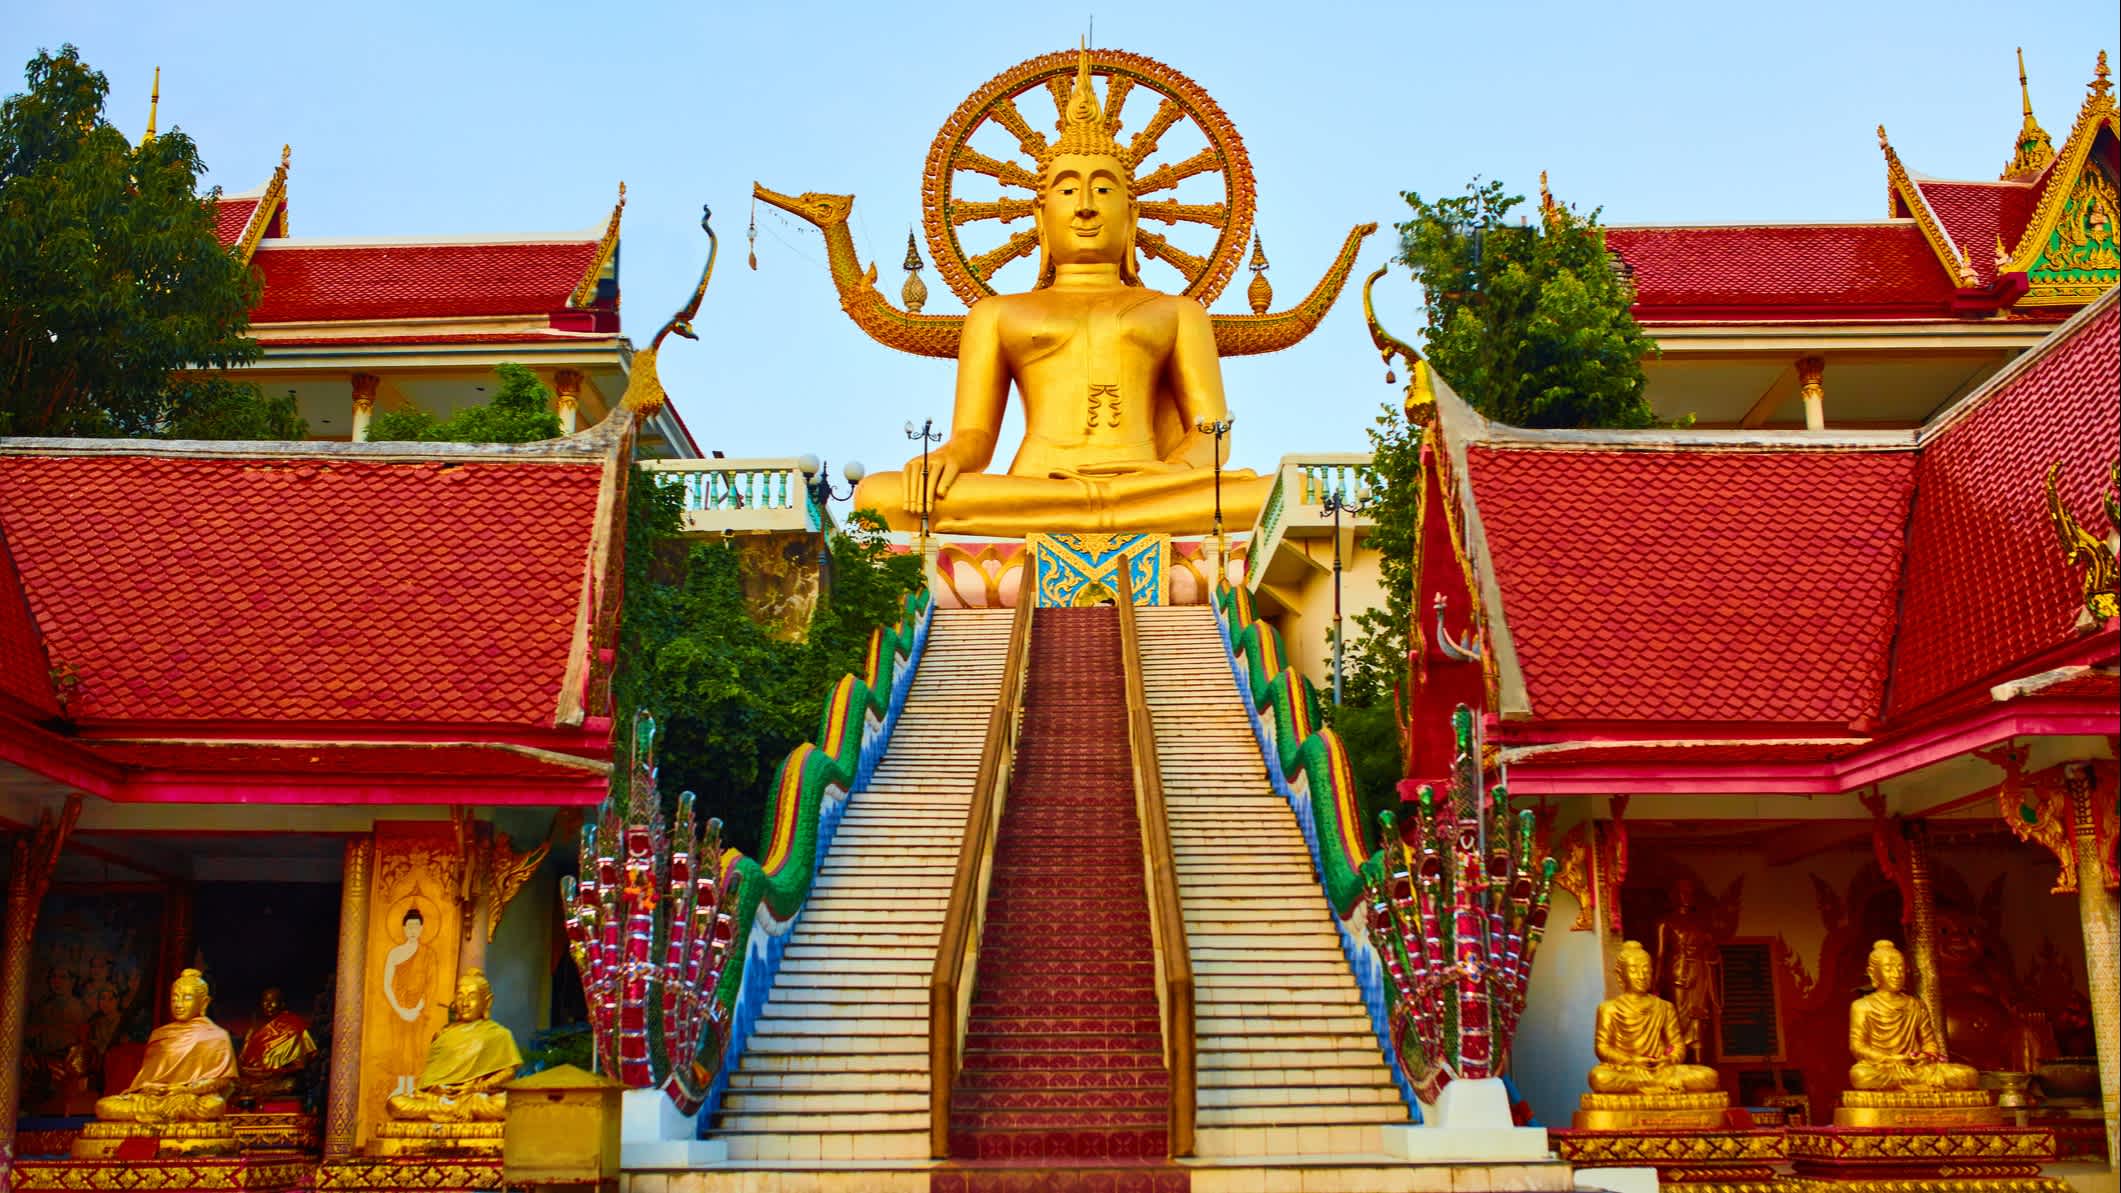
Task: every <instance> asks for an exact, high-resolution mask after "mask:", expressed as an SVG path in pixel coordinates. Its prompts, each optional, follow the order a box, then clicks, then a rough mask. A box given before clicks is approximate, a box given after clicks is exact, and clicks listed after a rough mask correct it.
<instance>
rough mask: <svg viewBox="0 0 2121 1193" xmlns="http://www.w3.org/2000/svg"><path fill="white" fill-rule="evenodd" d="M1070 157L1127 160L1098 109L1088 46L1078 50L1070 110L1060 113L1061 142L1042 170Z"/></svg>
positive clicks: (1047, 156)
mask: <svg viewBox="0 0 2121 1193" xmlns="http://www.w3.org/2000/svg"><path fill="white" fill-rule="evenodd" d="M1067 153H1075V154H1086V155H1094V156H1102V157H1112V158H1118V159H1119V160H1120V161H1122V162H1124V161H1125V160H1126V158H1125V156H1124V155H1123V154H1122V153H1121V152H1120V148H1119V142H1118V141H1117V140H1115V139H1114V138H1113V136H1112V130H1111V129H1109V128H1107V127H1105V114H1104V112H1103V110H1102V109H1100V108H1099V107H1098V103H1097V89H1096V87H1095V86H1093V85H1092V83H1091V81H1090V50H1089V48H1088V47H1087V46H1084V47H1080V48H1079V57H1077V59H1076V63H1075V87H1074V89H1073V90H1072V91H1070V92H1069V93H1068V106H1067V107H1066V108H1065V109H1064V110H1062V112H1061V120H1060V139H1059V140H1057V141H1055V142H1054V143H1053V145H1052V147H1051V148H1049V149H1048V150H1047V151H1046V153H1045V155H1044V156H1043V157H1042V158H1041V159H1040V161H1039V166H1040V167H1041V168H1044V167H1045V166H1048V165H1051V164H1052V162H1053V159H1054V158H1057V157H1059V156H1061V155H1062V154H1067Z"/></svg>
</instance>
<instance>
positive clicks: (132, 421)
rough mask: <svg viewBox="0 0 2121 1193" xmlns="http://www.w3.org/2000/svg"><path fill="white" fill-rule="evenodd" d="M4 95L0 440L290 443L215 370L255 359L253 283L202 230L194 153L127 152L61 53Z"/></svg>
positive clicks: (295, 431) (272, 407)
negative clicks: (16, 91) (158, 438)
mask: <svg viewBox="0 0 2121 1193" xmlns="http://www.w3.org/2000/svg"><path fill="white" fill-rule="evenodd" d="M24 73H25V76H26V78H27V81H28V89H27V90H26V91H24V92H23V93H22V94H20V95H14V96H10V97H8V99H7V100H6V101H4V102H0V434H5V435H122V436H155V435H185V436H205V437H214V438H222V437H227V438H246V439H248V438H299V437H301V436H302V435H304V434H306V428H303V427H302V425H301V423H300V421H299V420H298V419H295V418H294V416H293V411H292V409H290V408H287V406H286V404H285V403H281V404H277V405H276V404H273V403H269V402H267V401H266V400H265V399H264V398H263V397H262V396H261V395H259V393H258V391H257V389H256V387H255V386H251V385H248V384H245V383H242V382H238V381H235V380H232V379H230V378H228V377H226V376H224V375H222V373H221V370H224V369H229V368H234V367H237V366H240V365H245V364H248V363H250V362H252V361H254V360H256V359H257V358H258V355H259V350H258V345H257V342H256V341H255V340H252V339H250V338H249V337H248V336H247V335H245V332H246V331H247V330H248V328H249V319H250V308H251V306H252V305H253V303H254V300H255V299H256V297H257V282H256V281H255V280H254V279H253V278H252V277H251V275H250V272H249V271H248V270H247V269H245V268H244V267H243V265H242V263H240V262H238V261H237V260H236V259H235V258H234V257H232V256H230V255H229V254H228V252H227V251H226V250H224V249H223V248H222V247H221V244H220V242H219V240H218V239H216V238H215V235H214V224H213V204H212V202H211V198H208V199H202V198H201V197H200V196H199V193H198V185H199V175H200V174H201V173H202V172H203V171H204V169H205V166H204V163H202V162H201V161H200V158H199V153H198V149H197V147H195V146H194V145H193V144H192V141H191V138H189V137H187V136H185V135H184V134H183V133H182V132H180V131H177V130H174V129H173V130H171V131H169V132H167V133H164V134H161V135H159V136H156V137H153V138H151V139H149V140H147V141H145V142H143V143H141V144H139V145H134V144H132V143H131V141H130V139H129V138H127V137H126V135H125V134H124V133H122V132H120V131H119V130H118V129H117V128H116V127H115V126H113V125H112V124H111V123H110V121H108V120H106V119H105V118H104V115H103V104H104V98H105V96H106V95H107V94H108V92H109V90H110V87H109V83H108V82H107V81H106V80H105V79H104V77H103V75H102V74H100V73H98V72H97V71H94V70H92V69H90V68H89V67H88V66H87V65H86V64H85V63H83V62H82V61H81V57H80V54H79V52H78V51H76V50H75V49H74V47H72V46H62V47H61V48H60V50H59V53H58V54H56V55H53V54H49V53H44V52H39V53H38V54H37V56H36V57H34V58H32V59H30V61H29V65H28V67H27V68H26V70H25V72H24Z"/></svg>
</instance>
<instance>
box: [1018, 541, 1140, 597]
mask: <svg viewBox="0 0 2121 1193" xmlns="http://www.w3.org/2000/svg"><path fill="white" fill-rule="evenodd" d="M1025 545H1026V546H1027V547H1028V548H1029V549H1030V552H1031V568H1032V575H1033V577H1034V578H1035V583H1034V584H1033V585H1032V591H1033V593H1034V594H1035V600H1034V602H1033V603H1034V605H1035V606H1036V607H1037V608H1040V609H1064V608H1070V607H1073V606H1078V605H1095V604H1098V603H1100V602H1103V601H1108V600H1117V599H1119V597H1120V595H1121V594H1122V593H1125V594H1126V595H1127V596H1128V597H1129V598H1130V599H1131V600H1132V601H1133V603H1134V604H1136V605H1162V604H1165V603H1167V602H1168V600H1169V586H1170V579H1171V536H1170V535H1168V534H1034V535H1030V536H1028V537H1027V538H1026V539H1025ZM1018 599H1019V600H1021V599H1022V598H1021V597H1019V598H1018Z"/></svg>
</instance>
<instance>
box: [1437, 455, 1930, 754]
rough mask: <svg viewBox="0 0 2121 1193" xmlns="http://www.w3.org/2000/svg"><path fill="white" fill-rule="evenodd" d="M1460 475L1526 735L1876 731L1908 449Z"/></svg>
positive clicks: (1523, 461)
mask: <svg viewBox="0 0 2121 1193" xmlns="http://www.w3.org/2000/svg"><path fill="white" fill-rule="evenodd" d="M1466 458H1467V466H1468V470H1469V473H1470V477H1471V481H1472V487H1473V494H1474V501H1475V503H1476V504H1477V506H1478V508H1479V511H1480V518H1481V521H1482V523H1483V524H1484V526H1485V529H1486V538H1487V544H1488V551H1489V553H1490V556H1491V559H1492V566H1493V568H1494V573H1495V577H1496V581H1497V583H1498V584H1499V585H1500V587H1501V590H1502V603H1503V608H1504V610H1505V612H1506V618H1507V624H1508V628H1509V631H1510V634H1511V636H1512V638H1513V640H1514V641H1515V644H1516V650H1517V656H1518V660H1519V664H1520V666H1521V669H1522V672H1523V675H1524V678H1525V683H1526V686H1527V690H1528V694H1529V697H1530V700H1531V706H1532V713H1533V715H1534V716H1535V717H1538V718H1540V719H1542V720H1616V721H1618V720H1677V721H1725V722H1785V723H1787V722H1807V723H1836V724H1848V723H1850V722H1853V721H1855V720H1857V719H1859V718H1861V717H1864V716H1867V715H1875V714H1876V711H1877V709H1878V707H1879V701H1880V695H1881V690H1882V688H1883V685H1884V681H1885V665H1886V653H1887V650H1888V647H1889V645H1890V634H1891V628H1892V621H1893V598H1894V595H1895V592H1896V589H1897V584H1898V579H1899V570H1900V558H1901V544H1902V532H1903V529H1904V527H1905V525H1906V517H1907V504H1908V499H1909V488H1910V484H1911V482H1912V481H1913V478H1914V471H1915V461H1914V455H1913V453H1912V452H1911V451H1882V452H1867V451H1803V450H1747V451H1689V450H1649V451H1620V450H1610V451H1608V450H1573V449H1569V450H1562V449H1553V450H1541V449H1538V448H1530V447H1526V446H1521V445H1520V446H1500V445H1495V444H1474V445H1471V446H1470V447H1469V448H1468V450H1467V455H1466Z"/></svg>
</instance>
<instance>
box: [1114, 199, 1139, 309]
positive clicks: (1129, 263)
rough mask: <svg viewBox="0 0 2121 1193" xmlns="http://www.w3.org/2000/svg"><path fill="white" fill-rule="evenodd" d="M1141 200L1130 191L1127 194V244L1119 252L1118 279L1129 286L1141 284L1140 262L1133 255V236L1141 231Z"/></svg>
mask: <svg viewBox="0 0 2121 1193" xmlns="http://www.w3.org/2000/svg"><path fill="white" fill-rule="evenodd" d="M1141 215H1142V205H1141V200H1139V199H1137V198H1135V197H1134V195H1133V193H1132V192H1131V191H1130V192H1129V193H1128V195H1127V245H1126V247H1125V248H1123V249H1121V250H1120V254H1119V280H1120V281H1122V282H1125V283H1126V284H1127V285H1129V286H1139V285H1141V284H1142V263H1141V260H1140V259H1139V258H1137V257H1136V256H1135V255H1134V237H1135V234H1136V233H1138V232H1140V231H1141V226H1142V221H1141Z"/></svg>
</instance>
